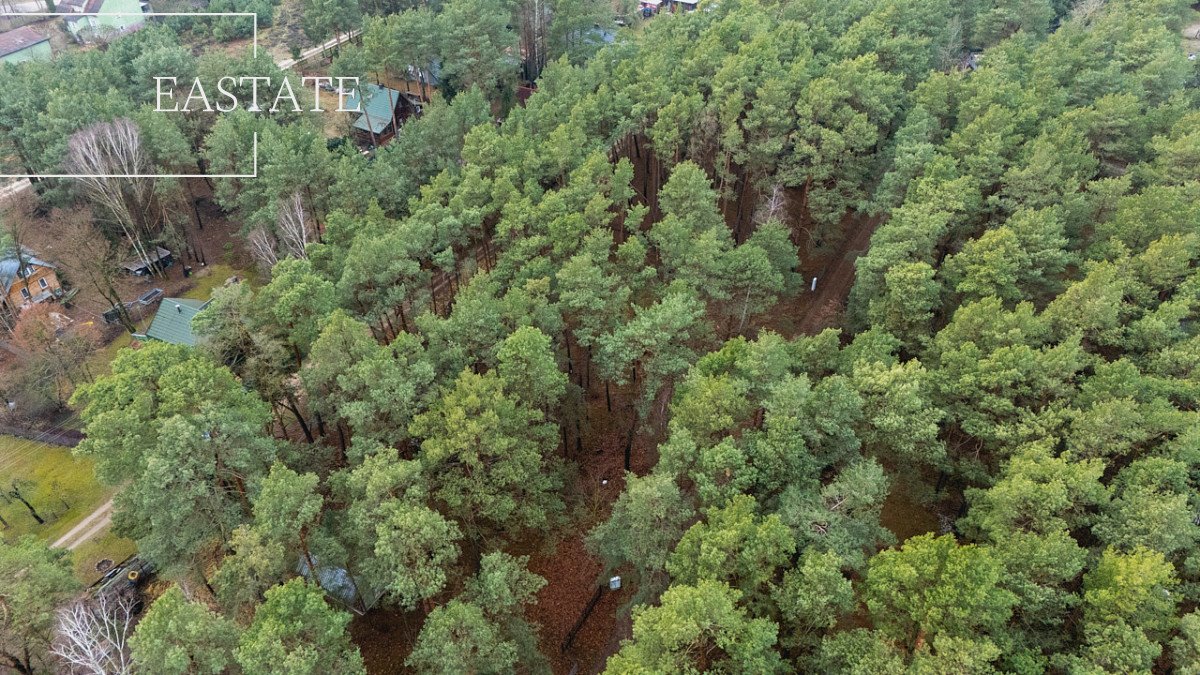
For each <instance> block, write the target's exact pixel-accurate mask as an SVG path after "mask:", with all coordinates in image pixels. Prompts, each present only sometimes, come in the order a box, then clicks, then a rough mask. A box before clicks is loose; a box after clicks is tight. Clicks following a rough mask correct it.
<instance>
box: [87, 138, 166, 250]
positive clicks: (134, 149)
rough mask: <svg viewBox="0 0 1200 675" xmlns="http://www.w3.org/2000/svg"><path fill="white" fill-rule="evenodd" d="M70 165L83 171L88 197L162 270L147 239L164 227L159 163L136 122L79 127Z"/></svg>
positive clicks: (134, 246)
mask: <svg viewBox="0 0 1200 675" xmlns="http://www.w3.org/2000/svg"><path fill="white" fill-rule="evenodd" d="M66 166H67V168H68V169H69V170H70V171H71V172H72V173H75V174H79V176H80V177H78V178H76V179H75V180H77V181H79V183H80V184H81V185H82V186H83V188H84V191H85V192H86V193H87V195H88V197H90V198H91V199H92V200H93V201H94V202H96V203H97V204H99V205H100V206H102V207H103V208H104V209H105V210H106V211H108V213H109V214H110V215H111V216H112V218H113V220H114V221H116V223H117V224H118V225H119V226H120V227H121V231H122V233H123V234H124V235H125V238H126V239H127V240H128V241H129V245H130V246H131V247H132V248H133V250H134V253H136V254H137V256H138V257H139V258H140V259H141V260H142V261H143V262H145V263H146V265H147V267H149V268H150V269H151V270H154V271H157V269H158V266H157V265H156V264H155V262H154V261H153V260H152V259H151V257H150V252H151V251H153V247H151V246H148V245H147V244H146V239H148V238H150V237H151V236H153V235H154V234H156V233H157V232H158V230H159V229H160V227H161V225H162V220H163V213H162V208H161V206H160V204H159V202H158V200H157V199H156V198H155V195H154V180H155V178H154V176H153V173H154V167H153V165H152V163H151V161H150V157H149V156H148V155H147V154H146V152H145V150H144V148H143V147H142V137H141V133H140V132H139V131H138V128H137V125H136V124H134V123H133V122H132V121H131V120H129V119H127V118H120V119H116V120H113V121H112V122H97V123H95V124H91V125H88V126H86V127H84V128H83V129H80V130H79V131H77V132H75V133H74V134H73V135H72V136H71V139H70V140H69V141H68V142H67V158H66Z"/></svg>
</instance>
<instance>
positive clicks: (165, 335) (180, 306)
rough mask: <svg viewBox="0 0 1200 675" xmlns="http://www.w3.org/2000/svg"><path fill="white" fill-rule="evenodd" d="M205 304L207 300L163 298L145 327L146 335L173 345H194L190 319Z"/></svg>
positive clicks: (194, 336)
mask: <svg viewBox="0 0 1200 675" xmlns="http://www.w3.org/2000/svg"><path fill="white" fill-rule="evenodd" d="M207 306H208V301H207V300H189V299H188V298H163V301H162V304H160V305H159V306H158V312H157V313H155V315H154V320H153V321H151V322H150V327H149V328H147V329H146V337H147V338H150V339H152V340H159V341H162V342H168V343H170V344H173V345H187V346H189V347H195V346H196V334H195V333H193V332H192V319H194V318H196V315H197V314H199V313H200V311H201V310H203V309H204V308H205V307H207Z"/></svg>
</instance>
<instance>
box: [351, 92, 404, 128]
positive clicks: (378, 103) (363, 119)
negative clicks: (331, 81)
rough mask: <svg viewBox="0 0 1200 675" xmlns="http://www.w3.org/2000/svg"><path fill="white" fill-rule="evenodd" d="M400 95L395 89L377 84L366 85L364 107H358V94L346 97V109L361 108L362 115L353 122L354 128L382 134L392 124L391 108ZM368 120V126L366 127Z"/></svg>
mask: <svg viewBox="0 0 1200 675" xmlns="http://www.w3.org/2000/svg"><path fill="white" fill-rule="evenodd" d="M400 97H401V94H400V92H398V91H396V90H395V89H390V88H388V87H381V86H379V85H377V84H368V85H367V96H366V101H365V105H360V104H359V101H358V92H357V91H355V92H354V93H352V94H350V95H349V96H347V97H346V108H347V109H348V110H354V109H355V108H362V110H363V114H362V115H359V117H358V119H356V120H354V127H355V128H356V129H362V130H363V131H368V132H371V133H373V134H380V133H383V130H384V129H387V128H388V125H390V124H391V123H392V106H393V105H394V104H395V103H398V102H399V101H400ZM368 120H370V126H368V125H367V122H368Z"/></svg>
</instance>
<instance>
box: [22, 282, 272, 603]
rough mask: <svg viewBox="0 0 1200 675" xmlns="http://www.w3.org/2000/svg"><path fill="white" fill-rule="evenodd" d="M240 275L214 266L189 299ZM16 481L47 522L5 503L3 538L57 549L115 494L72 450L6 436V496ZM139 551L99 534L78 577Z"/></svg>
mask: <svg viewBox="0 0 1200 675" xmlns="http://www.w3.org/2000/svg"><path fill="white" fill-rule="evenodd" d="M235 275H236V276H240V277H242V278H243V279H245V280H246V281H247V282H248V283H253V281H254V274H253V273H252V272H250V273H247V272H244V271H242V270H238V269H235V268H233V267H231V266H229V265H225V264H217V265H210V266H209V267H208V271H207V274H204V275H203V276H197V277H194V278H193V280H192V281H193V283H194V286H193V287H192V288H191V289H190V290H188V291H187V292H185V293H183V297H185V298H192V299H197V300H207V299H208V298H209V297H210V296H211V295H212V292H213V290H214V289H216V288H218V287H220V286H221V285H223V284H224V283H225V280H226V279H228V278H229V277H231V276H235ZM152 318H153V317H152V316H147V317H145V318H144V319H143V320H142V321H141V322H140V325H139V326H138V327H139V328H140V329H145V328H146V326H148V325H149V324H150V320H151V319H152ZM132 341H133V337H132V336H131V335H129V334H128V333H122V334H121V335H119V336H117V338H116V339H114V340H113V341H112V342H110V343H109V344H107V345H105V346H104V348H103V349H100V350H98V351H97V352H96V353H95V354H93V355H92V357H91V358H90V359H89V366H91V370H92V373H93V374H94V375H96V376H103V375H105V374H107V373H108V371H109V367H108V364H109V363H110V362H111V361H112V360H113V358H114V357H116V355H117V353H118V352H120V350H122V349H124V348H126V347H128V346H129V345H130V343H131V342H132ZM73 419H76V420H77V419H78V418H77V417H76V418H73ZM14 479H16V480H19V481H29V483H28V484H26V485H25V486H24V487H22V494H23V495H24V496H25V498H26V499H27V500H28V501H29V503H30V504H31V505H32V506H33V508H34V510H35V511H37V513H38V515H39V516H41V517H42V519H43V520H45V521H46V522H45V523H44V524H39V523H38V522H37V521H36V520H35V519H34V517H33V515H32V514H30V512H29V510H28V509H27V508H26V507H25V506H24V505H23V504H21V502H19V501H17V500H15V499H9V500H8V501H4V500H2V499H0V518H3V519H4V521H6V522H7V523H8V527H7V528H4V529H2V530H0V538H2V539H4V540H6V541H13V540H15V539H16V538H18V537H21V536H24V535H26V534H32V535H35V536H37V537H38V538H40V539H43V540H45V541H47V542H50V543H53V542H54V541H55V540H57V539H58V538H59V537H61V536H62V535H64V534H66V533H67V532H68V531H70V530H71V528H73V527H74V526H75V525H76V524H77V523H78V522H79V521H80V520H82V519H84V518H86V517H87V516H89V515H90V514H91V513H92V512H93V511H95V510H96V509H97V508H98V507H100V506H101V505H102V504H104V502H106V501H108V499H109V498H110V497H111V496H112V494H113V492H114V490H113V489H112V488H108V487H105V486H103V485H100V484H99V483H98V482H97V481H96V477H95V474H94V467H93V464H92V462H91V460H88V459H78V458H76V457H74V456H73V455H72V454H71V451H70V450H69V449H68V448H61V447H58V446H53V445H46V444H44V443H36V442H33V441H27V440H25V439H21V438H13V437H9V436H0V492H8V491H9V490H10V489H11V487H12V481H13V480H14ZM0 527H3V526H2V525H0ZM135 550H136V548H135V546H134V543H133V542H132V541H130V540H128V539H123V538H121V537H118V536H116V535H115V534H113V533H112V532H111V531H106V532H103V533H101V534H98V535H96V536H95V537H93V538H92V539H90V540H88V541H87V542H85V543H83V544H81V545H80V546H79V547H78V548H76V549H75V550H74V551H73V555H72V558H73V560H74V563H75V571H76V574H77V575H78V576H79V578H80V579H81V580H82V581H84V582H87V583H91V582H92V581H94V580H95V579H97V578H99V576H100V574H99V573H97V572H96V569H95V565H96V563H97V562H98V561H100V560H102V559H104V558H111V559H112V560H113V561H116V562H119V561H121V560H123V559H124V558H126V557H127V556H129V555H130V554H132V553H133V552H134V551H135Z"/></svg>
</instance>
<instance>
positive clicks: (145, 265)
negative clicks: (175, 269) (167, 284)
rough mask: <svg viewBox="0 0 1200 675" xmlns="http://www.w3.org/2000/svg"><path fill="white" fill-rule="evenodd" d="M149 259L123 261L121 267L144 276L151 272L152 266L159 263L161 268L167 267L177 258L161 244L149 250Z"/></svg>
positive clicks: (135, 274) (136, 275)
mask: <svg viewBox="0 0 1200 675" xmlns="http://www.w3.org/2000/svg"><path fill="white" fill-rule="evenodd" d="M146 257H147V258H148V260H142V259H141V258H135V259H133V260H129V261H126V262H123V263H121V267H123V268H125V271H126V272H129V273H130V274H132V275H133V276H135V277H144V276H146V275H147V274H150V271H151V270H150V267H151V266H152V265H158V267H159V268H160V269H166V268H168V267H170V266H171V265H173V264H174V263H175V258H173V257H172V256H171V252H170V251H168V250H167V249H165V248H163V247H161V246H155V247H154V250H153V251H149V252H148V255H147V256H146Z"/></svg>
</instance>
